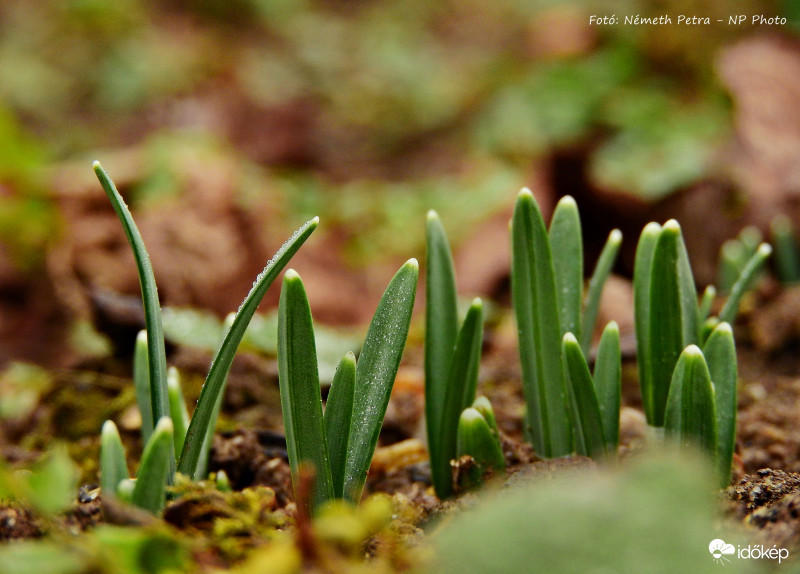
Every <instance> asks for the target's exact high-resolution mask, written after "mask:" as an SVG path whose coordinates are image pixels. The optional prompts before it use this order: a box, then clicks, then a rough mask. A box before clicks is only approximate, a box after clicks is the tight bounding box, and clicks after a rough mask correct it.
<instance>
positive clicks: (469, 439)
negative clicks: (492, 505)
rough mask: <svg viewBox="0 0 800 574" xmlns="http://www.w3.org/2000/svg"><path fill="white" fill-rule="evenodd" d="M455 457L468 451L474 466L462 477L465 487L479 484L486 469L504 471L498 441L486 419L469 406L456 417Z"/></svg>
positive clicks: (504, 463) (466, 453) (503, 462)
mask: <svg viewBox="0 0 800 574" xmlns="http://www.w3.org/2000/svg"><path fill="white" fill-rule="evenodd" d="M457 438H458V442H457V445H456V453H457V457H458V458H460V457H462V456H464V455H469V456H470V457H472V460H473V461H474V462H475V466H474V467H472V468H470V469H469V470H468V471H467V476H465V477H462V480H461V484H462V486H464V487H465V488H467V489H470V488H476V487H478V486H480V485H481V484H483V481H484V477H485V476H486V475H487V474H489V473H498V472H504V471H505V468H506V461H505V457H504V456H503V450H502V449H501V448H500V442H499V440H498V438H497V436H496V435H495V433H494V431H492V429H491V427H490V426H489V423H488V422H487V421H486V419H484V418H483V416H482V415H481V413H480V412H478V411H477V410H476V409H474V408H472V407H468V408H466V409H464V412H463V413H461V416H460V417H459V420H458V433H457Z"/></svg>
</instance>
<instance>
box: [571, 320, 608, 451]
mask: <svg viewBox="0 0 800 574" xmlns="http://www.w3.org/2000/svg"><path fill="white" fill-rule="evenodd" d="M562 358H563V362H564V372H565V373H566V374H567V377H566V378H567V383H568V385H569V389H570V399H571V402H572V411H571V412H572V416H573V424H574V426H575V443H576V444H575V446H576V450H577V452H578V454H582V455H585V456H590V457H592V458H595V459H597V458H603V457H605V456H606V433H605V430H604V429H603V416H602V414H601V412H600V405H599V404H598V402H597V394H596V393H595V387H594V382H593V381H592V375H591V373H590V372H589V366H588V365H587V364H586V358H585V357H584V356H583V351H581V346H580V344H579V343H578V339H576V338H575V335H573V334H572V333H567V334H566V335H564V340H563V343H562Z"/></svg>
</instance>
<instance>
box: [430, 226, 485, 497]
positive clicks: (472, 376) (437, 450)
mask: <svg viewBox="0 0 800 574" xmlns="http://www.w3.org/2000/svg"><path fill="white" fill-rule="evenodd" d="M425 289H426V298H427V304H426V308H425V319H426V321H425V417H426V424H427V432H428V449H429V452H430V460H431V478H432V481H433V485H434V489H435V490H436V495H437V496H438V497H439V498H441V499H442V500H444V499H445V498H448V497H450V496H452V495H453V494H455V491H454V489H453V481H452V470H451V465H450V461H451V460H453V459H454V458H455V456H456V434H457V428H458V424H459V422H458V421H459V417H460V416H461V412H462V411H463V410H464V409H465V408H467V406H469V405H470V403H472V401H473V400H474V398H475V390H476V388H477V385H478V369H479V367H480V358H481V346H482V342H483V303H482V302H481V300H480V299H479V298H476V299H474V300H473V301H472V304H471V305H470V308H469V310H468V311H467V314H466V317H465V318H464V322H463V324H462V325H461V327H460V328H459V326H458V314H457V309H456V307H457V304H456V299H457V296H456V286H455V272H454V270H453V259H452V256H451V254H450V244H449V242H448V240H447V235H446V234H445V231H444V227H443V226H442V223H441V221H440V220H439V216H438V215H437V214H436V212H435V211H429V212H428V222H427V268H426V275H425Z"/></svg>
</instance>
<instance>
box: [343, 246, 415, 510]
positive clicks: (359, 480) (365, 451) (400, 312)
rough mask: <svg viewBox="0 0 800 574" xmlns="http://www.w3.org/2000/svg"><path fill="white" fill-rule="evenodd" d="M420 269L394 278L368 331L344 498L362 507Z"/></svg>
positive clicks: (409, 267) (408, 266) (406, 269)
mask: <svg viewBox="0 0 800 574" xmlns="http://www.w3.org/2000/svg"><path fill="white" fill-rule="evenodd" d="M418 276H419V264H418V263H417V260H416V259H410V260H409V261H407V262H406V263H405V264H404V265H403V266H402V267H401V268H400V270H399V271H398V272H397V273H396V274H395V276H394V277H393V278H392V280H391V282H390V283H389V286H388V287H387V288H386V291H384V293H383V297H382V298H381V300H380V303H378V308H377V310H376V311H375V315H374V316H373V318H372V323H371V324H370V326H369V330H368V331H367V336H366V339H365V340H364V346H363V347H362V348H361V354H360V355H359V357H358V365H357V366H356V387H355V395H354V397H353V421H354V422H357V424H351V425H350V436H349V438H348V441H347V445H348V446H347V461H346V464H345V477H344V496H345V498H347V499H349V500H351V501H353V502H357V501H358V500H359V499H360V498H361V492H362V490H363V488H364V483H365V482H366V479H367V472H368V471H369V465H370V462H371V461H372V455H373V454H374V452H375V446H376V445H377V443H378V435H379V434H380V430H381V425H382V424H383V417H384V415H385V414H386V407H387V406H388V404H389V395H390V394H391V392H392V386H393V385H394V379H395V376H396V375H397V369H398V368H399V366H400V359H401V358H402V355H403V349H404V348H405V344H406V337H407V336H408V328H409V325H410V323H411V311H412V310H413V308H414V298H415V296H416V292H417V279H418Z"/></svg>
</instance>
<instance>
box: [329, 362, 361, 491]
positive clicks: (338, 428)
mask: <svg viewBox="0 0 800 574" xmlns="http://www.w3.org/2000/svg"><path fill="white" fill-rule="evenodd" d="M355 385H356V356H355V355H354V354H353V353H352V352H351V351H348V352H347V353H346V354H345V356H344V357H342V360H341V361H339V366H338V367H337V368H336V373H335V374H334V375H333V382H332V383H331V388H330V391H328V402H327V404H326V405H325V415H324V420H325V435H326V439H327V441H328V461H329V462H330V467H331V479H332V480H333V495H334V496H335V497H336V498H342V497H343V496H344V493H343V489H344V467H345V461H346V460H347V439H348V438H349V437H350V425H351V424H352V417H353V393H354V391H355Z"/></svg>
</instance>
